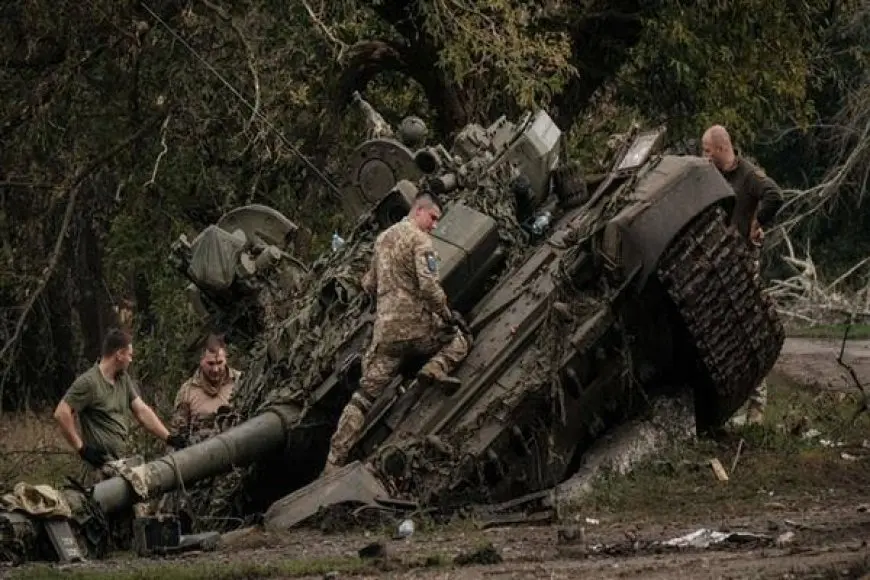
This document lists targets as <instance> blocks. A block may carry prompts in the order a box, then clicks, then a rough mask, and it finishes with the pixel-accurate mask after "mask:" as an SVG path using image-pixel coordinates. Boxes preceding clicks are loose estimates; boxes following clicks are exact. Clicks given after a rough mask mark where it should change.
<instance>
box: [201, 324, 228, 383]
mask: <svg viewBox="0 0 870 580" xmlns="http://www.w3.org/2000/svg"><path fill="white" fill-rule="evenodd" d="M199 369H200V371H201V372H202V376H204V377H205V378H206V380H208V381H209V382H210V383H212V384H219V383H220V382H222V381H223V380H224V378H226V375H227V345H226V343H225V342H224V339H223V337H221V336H220V335H217V334H212V335H209V337H208V338H207V339H206V341H205V346H203V349H202V357H201V358H200V359H199Z"/></svg>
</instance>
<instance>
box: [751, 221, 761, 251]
mask: <svg viewBox="0 0 870 580" xmlns="http://www.w3.org/2000/svg"><path fill="white" fill-rule="evenodd" d="M749 239H750V241H751V242H752V243H753V244H755V245H756V246H760V245H761V244H762V243H763V242H764V229H763V228H762V227H761V224H759V223H758V221H757V220H753V221H752V226H751V228H750V230H749Z"/></svg>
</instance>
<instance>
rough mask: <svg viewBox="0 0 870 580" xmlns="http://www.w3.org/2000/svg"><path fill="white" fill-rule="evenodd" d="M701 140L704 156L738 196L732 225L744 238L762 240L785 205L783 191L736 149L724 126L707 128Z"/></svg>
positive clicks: (755, 240) (754, 240)
mask: <svg viewBox="0 0 870 580" xmlns="http://www.w3.org/2000/svg"><path fill="white" fill-rule="evenodd" d="M701 143H702V146H703V148H704V157H706V158H707V159H709V160H710V161H712V162H713V165H715V166H716V168H717V169H718V170H719V172H720V173H721V174H722V176H723V177H724V178H725V180H726V181H728V183H729V184H730V185H731V188H732V189H733V190H734V194H735V195H736V196H737V199H736V203H735V204H734V213H733V214H732V215H731V224H732V225H733V226H734V227H735V228H736V229H737V231H738V232H739V233H740V235H741V236H743V237H744V238H745V239H747V240H751V241H753V242H756V243H758V242H760V241H761V240H762V239H763V238H764V230H765V229H769V228H770V227H771V226H772V225H773V221H774V218H775V217H776V214H777V212H779V208H780V207H782V203H783V199H782V191H781V190H780V188H779V186H778V185H777V184H776V182H775V181H773V180H772V179H771V178H770V177H768V176H767V175H765V173H764V171H762V170H761V169H760V168H758V167H756V166H755V165H754V164H752V163H751V162H750V161H748V160H747V159H744V158H743V157H740V156H739V155H738V154H737V153H736V152H735V151H734V147H733V146H732V144H731V137H730V136H729V135H728V131H726V130H725V127H723V126H722V125H713V126H712V127H710V128H709V129H707V131H705V132H704V136H703V138H702V139H701Z"/></svg>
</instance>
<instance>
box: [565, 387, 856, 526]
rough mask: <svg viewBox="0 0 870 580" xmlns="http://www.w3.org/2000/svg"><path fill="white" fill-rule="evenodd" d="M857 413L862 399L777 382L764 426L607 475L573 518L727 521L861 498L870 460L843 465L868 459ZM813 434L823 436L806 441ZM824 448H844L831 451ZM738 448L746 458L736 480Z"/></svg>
mask: <svg viewBox="0 0 870 580" xmlns="http://www.w3.org/2000/svg"><path fill="white" fill-rule="evenodd" d="M857 408H858V400H857V396H856V394H852V393H844V392H832V391H825V390H821V389H807V388H804V387H802V386H800V385H795V384H793V383H790V382H787V381H783V380H782V378H781V377H777V376H775V375H772V376H771V377H769V379H768V407H767V411H766V413H765V421H764V423H763V424H762V425H748V426H741V427H729V428H728V429H727V430H726V432H725V433H724V434H723V435H722V436H720V437H718V438H717V439H716V440H710V439H700V440H692V441H689V442H684V443H682V444H680V445H678V446H675V447H671V448H668V449H663V450H662V451H661V452H660V453H659V454H657V456H656V457H654V458H651V459H649V460H648V461H646V462H644V463H642V464H641V465H639V466H638V467H637V468H636V469H635V470H634V471H633V472H632V473H630V474H628V475H625V476H622V475H605V476H604V477H603V478H602V479H601V480H599V482H598V483H597V484H596V485H594V487H593V490H592V492H591V493H590V494H589V495H588V496H586V497H583V498H581V499H579V500H578V501H577V502H576V503H575V504H573V505H571V506H568V508H567V511H569V512H570V511H575V510H576V511H580V512H583V513H587V514H589V513H597V514H609V515H611V516H613V517H615V518H617V519H619V518H624V517H628V518H632V519H637V518H639V517H641V516H649V517H651V518H653V517H659V516H670V517H674V518H676V517H679V516H681V515H682V516H694V517H710V518H716V519H719V518H723V519H724V518H728V517H731V516H739V515H747V514H748V513H751V512H752V511H754V510H756V509H758V508H760V507H762V506H763V505H764V504H767V503H770V502H779V503H784V504H786V505H788V504H805V503H807V502H812V501H818V500H819V498H822V497H824V498H831V497H834V498H836V497H840V498H842V497H849V496H850V495H855V494H862V493H863V489H864V487H865V485H866V484H865V483H864V482H866V481H867V480H868V478H870V457H867V458H866V459H862V460H858V461H849V460H846V459H843V458H842V457H841V453H843V452H844V451H847V452H849V453H850V454H852V455H859V456H860V455H866V454H867V452H866V450H863V449H861V442H862V440H863V438H864V437H866V434H867V433H870V415H868V414H867V413H864V414H863V415H861V416H860V417H859V418H858V420H857V421H855V423H854V424H850V420H851V419H852V417H853V416H854V412H855V409H857ZM809 429H816V430H818V431H819V432H820V435H818V436H817V437H815V438H811V439H805V438H803V435H804V434H805V433H806V432H807V431H808V430H809ZM741 440H742V441H743V443H742V445H741V444H740V441H741ZM821 440H827V441H828V442H833V443H842V444H843V446H842V447H839V446H834V447H831V446H826V445H825V444H822V443H821ZM738 447H740V458H739V460H738V462H737V465H736V468H735V469H734V471H733V473H730V472H731V467H732V463H733V461H734V458H735V456H736V455H737V449H738ZM856 448H858V449H860V450H859V451H856ZM712 458H717V459H718V460H719V461H720V462H721V463H722V466H723V467H724V468H725V470H726V472H729V473H730V477H729V481H725V482H722V481H719V480H718V479H717V478H716V476H715V475H714V472H713V469H712V467H711V466H710V460H711V459H712ZM826 501H827V500H826Z"/></svg>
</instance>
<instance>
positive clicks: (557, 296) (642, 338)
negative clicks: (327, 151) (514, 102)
mask: <svg viewBox="0 0 870 580" xmlns="http://www.w3.org/2000/svg"><path fill="white" fill-rule="evenodd" d="M356 100H357V102H359V103H360V104H362V106H363V111H364V112H365V113H366V114H367V116H368V117H369V120H370V127H371V129H372V130H371V133H370V136H371V138H370V139H368V140H367V141H365V142H364V143H362V144H361V145H360V146H359V147H357V149H356V150H355V151H354V152H353V154H352V155H351V156H350V158H349V160H348V162H347V173H346V176H345V180H344V182H343V183H342V191H343V194H344V197H343V207H344V211H345V212H346V214H347V215H348V217H349V218H351V219H354V220H356V225H355V227H354V229H353V231H352V232H351V233H350V235H348V236H347V239H346V240H342V239H340V238H338V239H334V245H333V250H332V251H331V252H327V253H325V254H323V255H321V256H320V258H318V260H316V261H315V262H314V263H313V264H312V265H311V266H310V268H309V270H308V273H307V278H306V279H305V280H303V281H302V282H301V283H299V284H298V285H296V286H295V287H293V288H286V287H282V288H283V289H284V290H286V294H284V295H279V294H280V293H276V292H275V291H274V290H273V289H269V288H270V286H269V285H270V284H274V280H275V278H274V276H273V277H270V276H269V275H266V276H263V277H262V278H261V280H262V281H261V287H262V288H264V291H263V292H262V293H261V294H260V300H261V302H262V304H261V311H262V312H264V313H268V312H275V311H278V310H280V311H281V312H282V314H281V315H280V316H279V317H278V318H277V319H274V318H273V319H271V320H269V319H268V318H267V317H265V316H264V318H263V320H262V325H263V327H265V328H268V330H267V331H266V332H264V333H263V334H262V335H261V336H259V337H257V338H256V339H255V340H254V341H253V342H254V345H255V346H254V348H253V350H254V351H255V352H258V353H259V354H257V355H256V356H255V357H254V358H253V360H252V361H251V364H250V367H249V369H248V372H247V373H246V378H245V380H243V382H242V383H241V385H240V387H239V392H238V393H237V398H236V404H237V405H238V407H239V408H240V409H242V410H243V413H244V415H246V416H249V417H252V416H255V415H257V414H258V413H262V412H264V411H266V410H267V409H270V408H274V407H275V406H280V405H284V406H286V405H288V404H289V405H292V406H293V408H294V409H296V410H297V411H298V413H299V419H298V421H297V423H296V424H295V425H292V426H291V427H290V429H289V431H288V437H287V438H286V440H285V444H284V446H283V448H282V450H281V454H280V457H279V456H276V460H275V461H277V462H278V463H277V464H278V465H284V466H286V467H287V468H286V470H285V471H283V472H279V471H280V470H275V469H274V466H275V465H276V463H275V462H272V461H270V462H269V466H270V468H269V469H268V470H266V472H262V471H261V472H259V473H257V471H256V470H254V472H252V474H251V478H252V479H251V480H249V481H248V482H247V485H250V486H253V487H254V488H255V489H257V496H258V497H257V498H253V499H254V501H252V502H251V503H250V504H249V508H250V509H252V510H255V511H256V510H263V509H266V508H267V507H268V506H270V505H271V508H269V509H268V511H267V514H266V521H267V523H270V524H271V525H274V526H275V527H287V526H290V525H292V524H294V523H296V522H297V521H299V519H300V518H301V517H302V515H303V514H308V513H309V512H310V510H311V509H314V508H316V507H318V506H321V505H323V504H324V503H328V499H324V498H328V496H329V494H330V493H331V492H330V491H329V490H335V489H338V488H340V487H341V485H340V483H339V482H340V479H341V478H340V476H339V477H330V478H327V479H328V480H329V481H318V482H316V483H314V484H312V485H313V486H312V487H310V488H305V489H300V490H298V491H297V492H296V493H295V494H293V495H291V496H290V497H288V498H284V499H283V500H281V501H280V502H278V503H275V504H274V505H273V504H272V502H273V501H274V500H276V499H277V496H279V495H281V494H285V493H287V492H289V491H292V490H293V489H294V488H296V487H299V486H300V485H302V484H306V483H308V482H312V481H314V480H316V479H317V478H318V475H319V474H320V471H321V469H322V467H323V465H324V461H325V457H326V453H327V450H328V442H329V438H330V436H331V434H332V432H333V430H334V428H335V424H336V421H337V419H338V416H339V414H340V412H341V409H342V408H343V406H344V405H345V404H346V403H347V401H348V400H349V398H350V396H351V394H352V393H353V392H354V390H355V389H356V388H357V382H358V379H359V377H360V375H361V366H360V361H361V358H362V353H363V351H364V349H365V348H366V347H367V345H368V343H369V340H370V336H371V329H372V323H373V319H374V318H373V317H374V314H373V313H372V311H371V309H370V305H369V304H368V301H367V300H366V298H365V297H364V293H363V291H362V289H361V287H360V279H361V277H362V274H363V273H364V271H365V269H366V268H367V267H368V265H369V262H370V259H371V250H372V244H373V241H374V238H375V236H376V235H377V234H378V233H379V232H380V231H383V230H384V229H386V228H387V227H389V226H390V225H392V224H393V223H396V222H397V221H399V220H400V219H402V218H403V217H404V216H406V215H407V213H408V210H409V208H410V204H411V203H412V201H413V199H414V197H415V196H416V195H417V193H419V192H420V191H431V192H434V193H436V194H438V196H439V197H440V198H441V199H442V201H444V202H445V203H444V205H445V208H444V211H443V216H442V219H441V220H440V222H439V224H438V227H437V228H436V230H435V231H434V232H433V234H432V236H433V241H434V245H435V249H436V252H437V253H438V256H439V260H440V266H439V275H440V277H441V281H442V284H443V286H444V289H445V292H446V293H447V295H448V297H449V300H450V302H451V306H452V307H453V308H455V309H457V310H459V311H460V312H461V313H462V314H463V316H464V317H465V319H466V321H467V323H468V325H469V326H470V328H471V330H472V333H473V346H472V349H471V351H470V353H469V355H468V357H467V358H466V360H465V361H464V362H463V363H462V364H461V366H460V367H459V368H458V369H457V371H456V373H455V374H456V376H457V377H458V378H459V379H461V381H462V386H461V388H460V389H459V390H458V391H457V392H455V393H453V394H445V393H444V392H441V391H439V390H435V389H432V390H424V389H423V388H421V387H418V385H417V383H416V381H415V374H416V370H418V369H419V367H420V365H421V364H422V363H423V362H424V361H410V362H409V363H408V365H407V367H406V368H404V369H403V372H402V373H401V375H400V376H398V377H396V379H395V380H394V381H393V383H392V384H391V385H390V386H389V387H388V388H387V390H386V392H385V393H384V394H383V395H382V396H381V398H380V399H379V400H378V401H377V402H376V403H375V404H374V407H373V409H372V410H371V411H370V413H369V415H368V417H367V421H366V426H365V428H364V431H363V434H362V435H361V437H360V438H359V440H358V442H357V443H356V445H355V447H354V450H353V452H352V458H353V459H357V460H359V461H360V462H361V464H362V465H364V466H365V470H366V471H367V473H370V474H372V476H373V478H374V480H377V481H378V482H379V484H380V485H382V486H383V487H382V489H381V492H380V493H381V494H383V493H388V494H389V495H390V496H392V497H394V498H404V499H413V500H414V501H417V502H422V503H425V504H427V505H429V506H433V505H441V506H445V507H449V506H451V505H456V504H463V503H468V502H497V501H506V500H509V499H511V498H515V497H517V496H519V495H522V494H527V493H530V492H534V491H537V490H542V489H546V488H549V487H552V486H554V485H556V484H558V483H559V482H561V481H564V480H565V479H566V478H567V477H569V476H570V475H571V473H572V472H573V471H575V470H576V469H577V467H578V465H579V464H580V463H581V462H582V459H583V455H584V452H585V450H587V449H588V448H589V446H590V445H592V444H593V443H594V442H595V441H596V440H598V439H599V438H600V437H601V436H602V435H603V434H605V433H606V432H607V431H608V430H609V429H611V428H612V427H613V426H615V425H618V424H620V423H622V422H624V421H626V420H627V419H629V418H630V417H632V416H636V415H637V414H639V413H643V412H644V410H645V409H648V408H649V404H650V400H651V399H652V398H655V397H658V396H677V395H679V394H681V393H684V392H686V391H687V390H688V391H691V393H692V394H693V397H694V411H695V419H696V425H697V428H698V429H699V430H701V431H706V430H711V429H716V428H717V427H719V426H721V425H722V424H723V423H724V422H725V421H726V420H727V419H728V418H730V417H731V416H732V414H733V413H734V412H735V411H736V410H737V409H738V408H739V406H740V405H741V404H743V403H744V401H745V399H746V398H747V396H748V394H749V392H750V391H751V389H752V388H753V387H754V386H755V385H757V384H758V382H759V381H760V380H761V379H762V378H763V377H764V376H765V375H766V374H767V372H768V371H769V370H770V368H771V367H772V366H773V364H774V362H775V360H776V357H777V356H778V353H779V350H780V348H781V345H782V342H783V340H784V332H783V328H782V326H781V324H780V322H779V320H778V318H777V315H776V313H775V310H774V308H773V305H772V304H771V303H770V302H769V301H768V299H767V298H766V297H765V296H764V295H763V293H762V291H761V287H760V285H759V283H758V281H757V280H755V279H754V272H753V266H752V260H751V257H750V254H749V248H748V247H747V245H746V243H745V242H744V241H743V240H741V239H740V238H739V237H738V236H737V235H736V234H735V233H734V232H733V231H731V229H730V228H729V227H728V225H727V222H728V216H729V215H730V211H731V209H732V207H733V203H734V195H733V192H732V190H731V189H730V187H729V186H728V185H727V183H726V182H725V181H724V179H723V178H722V177H721V176H720V175H719V173H718V172H717V171H716V170H715V168H714V167H712V166H711V164H709V163H708V162H707V161H706V160H704V159H702V158H698V157H694V156H678V155H668V154H663V153H662V152H661V144H662V141H663V134H664V131H663V130H662V129H655V130H650V131H638V130H634V131H632V132H630V133H629V134H627V135H624V136H623V138H622V140H621V141H620V142H619V143H618V144H617V145H616V146H615V147H614V149H613V150H612V151H611V155H610V159H609V162H608V163H609V167H607V170H606V171H604V172H602V173H599V174H598V175H594V176H586V175H584V172H583V171H582V169H581V168H580V167H579V166H578V164H577V163H573V162H571V161H569V160H568V159H567V157H566V153H565V151H564V148H563V142H564V139H563V135H562V132H561V131H560V129H559V128H558V127H557V126H556V125H555V123H554V122H553V121H552V119H551V118H550V117H549V115H548V114H547V113H546V112H545V111H537V112H534V113H532V112H528V113H526V114H525V115H524V116H523V117H522V118H521V119H519V120H517V121H511V120H508V119H507V118H504V117H502V118H500V119H498V120H496V121H495V122H494V123H492V124H491V125H490V126H488V127H483V126H479V125H475V124H472V125H469V126H467V127H465V128H464V129H463V130H462V131H460V132H459V133H458V135H457V136H456V138H455V140H454V142H453V144H452V145H451V146H450V147H449V148H448V147H445V146H444V145H443V144H427V143H425V142H424V139H425V129H423V130H421V129H420V125H419V120H416V119H412V120H410V121H406V122H403V123H402V125H401V126H400V127H399V128H398V130H397V131H393V130H392V128H391V127H389V125H388V124H386V122H385V121H384V120H383V118H382V117H380V115H378V114H377V112H376V111H374V110H373V109H372V108H371V107H370V106H369V105H368V104H367V103H365V101H362V100H361V99H360V98H359V96H358V95H357V96H356ZM336 242H337V243H336ZM180 263H187V264H188V266H187V268H188V270H187V271H188V272H190V270H191V269H192V268H193V266H194V263H195V260H194V261H191V260H187V261H185V260H184V259H181V260H180ZM193 282H194V283H195V284H196V285H197V287H199V288H200V289H202V288H203V286H202V284H200V283H199V281H198V280H197V279H196V278H193ZM224 330H226V331H227V332H228V333H229V335H230V337H232V333H233V330H234V329H233V328H232V327H228V328H225V329H224ZM348 471H352V470H350V468H349V470H348ZM353 477H359V475H358V474H357V475H354V476H353ZM354 485H356V486H357V487H359V486H360V485H358V482H357V484H354ZM372 485H374V484H372ZM324 486H326V487H324ZM363 487H365V486H363ZM369 487H371V486H369ZM327 488H328V489H327ZM338 496H341V493H339V494H338ZM338 496H337V497H338ZM311 498H316V499H314V500H312V499H311ZM306 502H307V503H306ZM303 504H304V505H303ZM299 505H303V507H302V508H301V511H300V509H297V508H298V506H299ZM294 506H295V507H294ZM282 514H283V515H282ZM287 514H292V515H287ZM285 516H286V517H285Z"/></svg>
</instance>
